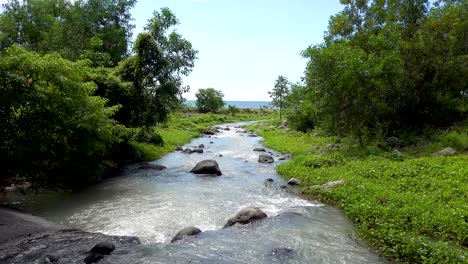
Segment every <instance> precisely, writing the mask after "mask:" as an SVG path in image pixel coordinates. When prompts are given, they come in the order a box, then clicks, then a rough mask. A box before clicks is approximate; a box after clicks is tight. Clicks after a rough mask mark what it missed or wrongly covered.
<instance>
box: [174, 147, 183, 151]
mask: <svg viewBox="0 0 468 264" xmlns="http://www.w3.org/2000/svg"><path fill="white" fill-rule="evenodd" d="M182 150H184V148H183V147H181V146H177V147H175V151H182Z"/></svg>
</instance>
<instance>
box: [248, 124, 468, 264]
mask: <svg viewBox="0 0 468 264" xmlns="http://www.w3.org/2000/svg"><path fill="white" fill-rule="evenodd" d="M256 129H257V132H258V134H259V135H261V136H263V137H264V144H265V145H266V146H268V147H271V148H273V149H276V150H278V151H281V152H288V153H292V154H293V159H292V160H290V161H289V162H286V163H283V164H281V165H279V166H277V171H278V172H279V173H281V174H282V175H284V176H285V178H289V177H295V178H298V179H300V180H301V190H302V193H303V195H304V196H305V197H306V198H309V199H318V200H320V201H323V202H326V203H329V204H333V205H336V206H338V207H339V208H341V209H342V210H343V211H344V212H345V213H346V215H347V216H348V217H349V218H350V219H351V220H352V221H353V222H354V223H355V224H356V226H357V229H358V233H359V234H360V236H361V237H362V238H364V239H365V240H367V241H368V242H369V245H370V246H372V247H373V248H375V249H377V250H378V251H379V252H380V253H381V254H382V255H383V256H387V257H389V258H391V259H393V260H398V261H401V262H404V263H467V262H468V259H467V257H468V250H467V247H468V222H467V221H468V155H467V151H468V133H467V131H466V128H465V130H464V131H463V130H461V131H458V132H457V131H453V132H446V133H440V134H438V135H435V136H433V137H432V138H430V139H431V140H432V141H431V144H427V143H426V144H419V145H420V146H416V145H413V146H408V147H406V148H403V149H401V153H402V154H403V156H396V155H394V154H393V152H392V151H384V150H381V149H379V148H377V147H376V146H368V147H366V148H365V149H361V148H359V147H357V146H356V145H354V144H353V142H352V141H349V140H347V139H338V138H333V137H320V136H313V135H312V134H303V133H298V132H290V131H286V130H279V129H276V128H273V126H271V124H265V125H260V127H259V126H257V127H256ZM328 144H334V146H330V145H329V146H328V147H327V145H328ZM313 146H316V147H323V148H322V149H320V148H315V147H313ZM336 146H338V147H339V149H334V148H336ZM311 147H312V148H311ZM444 147H453V148H455V149H457V150H458V154H457V155H455V156H450V157H448V156H447V157H445V156H443V157H436V156H431V155H430V154H431V153H433V152H434V151H437V150H441V149H442V148H444ZM316 149H317V150H316ZM333 149H334V150H333ZM339 179H344V180H345V184H344V185H342V186H339V187H336V188H333V189H330V190H329V189H323V188H318V189H317V188H312V187H311V186H313V185H321V184H324V183H326V182H329V181H334V180H339Z"/></svg>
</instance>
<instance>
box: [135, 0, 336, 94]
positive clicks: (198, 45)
mask: <svg viewBox="0 0 468 264" xmlns="http://www.w3.org/2000/svg"><path fill="white" fill-rule="evenodd" d="M162 7H168V8H169V9H171V10H172V12H174V13H175V15H176V17H177V18H178V19H179V22H180V25H178V26H177V27H176V30H177V32H178V33H180V34H181V35H182V36H183V37H184V38H185V39H187V40H189V41H190V42H191V43H192V45H193V47H194V48H195V49H196V50H198V51H199V53H198V60H197V61H195V67H194V68H193V71H192V73H191V74H190V75H189V76H188V77H186V78H184V84H187V85H189V86H190V92H188V93H186V94H185V95H184V97H185V98H186V99H188V100H193V99H195V93H196V91H197V90H198V89H200V88H208V87H212V88H215V89H216V90H221V91H222V92H223V94H224V100H226V101H236V100H239V101H270V98H269V95H268V91H270V90H271V89H272V88H273V86H274V84H275V80H276V78H277V77H278V76H279V75H284V76H286V77H287V78H288V79H289V81H291V82H297V81H300V80H301V77H302V76H303V75H304V70H305V67H306V63H307V61H306V60H305V59H303V58H301V56H300V52H301V51H302V50H304V49H306V48H307V47H308V46H310V45H313V44H319V43H321V42H322V41H323V33H324V31H326V30H327V25H328V20H329V18H330V16H331V15H334V14H336V13H338V12H339V11H341V10H342V7H343V6H342V5H340V3H339V0H138V2H137V4H136V6H135V7H134V8H133V9H132V11H131V12H132V16H133V18H134V19H135V21H134V24H135V26H136V27H135V29H134V37H135V36H136V35H137V34H138V33H139V32H142V31H143V28H144V26H145V25H146V23H147V21H148V19H150V18H151V17H152V14H153V11H154V10H160V8H162Z"/></svg>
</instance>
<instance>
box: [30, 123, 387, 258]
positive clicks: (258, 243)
mask: <svg viewBox="0 0 468 264" xmlns="http://www.w3.org/2000/svg"><path fill="white" fill-rule="evenodd" d="M238 125H240V124H228V125H222V126H221V127H222V128H226V127H228V128H229V129H230V130H229V131H228V130H224V129H222V130H221V133H219V134H217V135H215V136H212V137H203V138H197V139H194V140H193V141H192V142H191V143H190V144H189V145H188V146H198V145H199V144H204V145H205V149H204V153H202V154H199V153H193V154H186V153H182V152H171V153H169V154H167V155H166V156H164V157H163V158H162V159H160V160H156V161H152V162H151V163H153V164H160V165H164V166H166V167H167V169H165V170H162V171H155V170H150V169H149V170H148V169H138V167H135V166H130V167H129V168H128V169H127V170H126V171H125V173H124V174H123V175H122V176H120V177H115V178H112V179H109V180H106V181H104V182H103V183H101V184H98V185H94V186H91V187H89V188H87V189H85V190H83V191H80V192H78V193H77V192H74V193H52V194H47V195H46V194H42V195H40V196H39V197H36V198H35V199H29V200H28V198H24V199H25V200H24V201H23V203H24V204H25V205H26V206H27V207H29V208H33V212H34V213H35V214H37V215H39V216H42V217H44V218H46V219H48V220H51V221H53V222H56V223H60V224H63V225H67V226H71V227H73V228H78V229H82V230H85V231H89V232H101V233H105V234H109V235H131V236H138V237H139V238H140V239H141V241H142V245H141V247H140V248H139V249H138V250H139V253H138V254H135V263H385V261H384V260H383V259H382V258H380V257H378V256H377V255H376V254H375V253H373V252H372V251H370V250H369V249H368V248H367V247H365V246H364V244H363V243H358V242H356V240H355V239H353V238H352V237H354V227H353V225H352V224H351V223H350V221H349V220H348V219H347V218H346V217H345V216H344V215H343V214H342V213H341V212H340V211H339V210H337V209H335V208H333V207H330V206H326V205H323V204H321V203H319V202H314V201H307V200H304V199H301V198H299V197H297V196H295V195H294V194H292V193H291V192H290V191H288V190H286V189H283V188H281V186H282V185H285V181H284V179H282V178H281V176H280V175H278V174H277V173H276V172H275V170H274V167H275V165H277V164H278V161H277V160H276V159H277V158H276V157H275V163H273V164H260V163H258V161H257V160H258V156H259V154H261V153H259V152H255V151H253V149H254V148H255V147H261V144H260V140H261V138H260V137H249V136H248V135H247V134H245V133H239V132H240V130H241V129H240V128H237V126H238ZM269 151H271V150H269ZM271 152H272V153H273V156H276V155H278V154H279V153H276V152H274V151H271ZM205 159H214V160H216V161H217V162H218V163H219V166H220V168H221V171H222V173H223V175H222V176H219V177H215V176H213V177H210V176H198V175H194V174H191V173H189V171H190V170H191V169H192V168H193V167H194V166H195V165H196V164H197V163H198V162H199V161H202V160H205ZM267 178H272V179H273V180H274V181H273V182H272V183H266V182H265V179H267ZM247 206H255V207H259V208H261V209H262V210H263V211H264V212H265V213H266V214H267V215H268V216H269V217H268V218H267V219H265V220H262V221H259V222H256V223H253V224H248V225H235V226H233V227H230V228H225V229H222V227H223V225H224V224H225V223H226V221H227V219H228V218H230V217H232V216H234V215H235V214H236V213H237V212H238V211H239V210H241V209H242V208H244V207H247ZM187 226H196V227H198V228H200V229H201V230H202V231H203V232H202V233H200V234H198V235H197V236H196V237H189V238H186V239H183V240H181V241H178V242H176V243H169V242H170V240H171V239H172V238H173V237H174V235H175V234H176V233H177V232H178V231H179V230H181V229H183V228H185V227H187ZM274 248H289V249H292V250H293V253H291V254H287V255H279V256H278V255H272V254H271V252H272V250H273V249H274ZM142 252H143V253H142ZM129 254H132V253H129Z"/></svg>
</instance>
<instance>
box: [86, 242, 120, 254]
mask: <svg viewBox="0 0 468 264" xmlns="http://www.w3.org/2000/svg"><path fill="white" fill-rule="evenodd" d="M114 249H115V246H114V244H112V243H111V242H109V241H104V242H99V243H97V244H96V245H95V246H94V247H93V248H92V249H91V250H90V252H91V253H97V254H102V255H109V254H110V253H111V252H112V251H114Z"/></svg>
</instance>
